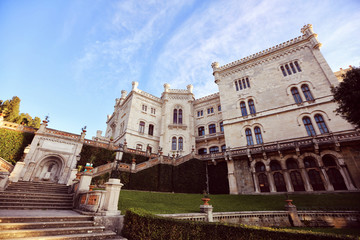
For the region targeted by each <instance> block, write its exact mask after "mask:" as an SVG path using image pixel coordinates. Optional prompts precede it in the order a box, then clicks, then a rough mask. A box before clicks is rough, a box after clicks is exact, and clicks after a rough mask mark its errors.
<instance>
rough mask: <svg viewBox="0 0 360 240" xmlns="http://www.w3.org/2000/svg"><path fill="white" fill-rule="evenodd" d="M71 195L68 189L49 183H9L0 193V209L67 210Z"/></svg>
mask: <svg viewBox="0 0 360 240" xmlns="http://www.w3.org/2000/svg"><path fill="white" fill-rule="evenodd" d="M72 206H73V194H69V193H68V187H67V186H65V185H63V184H57V183H51V182H16V183H11V184H10V185H9V186H8V187H7V189H6V190H5V191H4V192H0V209H9V210H10V209H58V210H66V209H67V210H69V209H72Z"/></svg>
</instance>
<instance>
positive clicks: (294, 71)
mask: <svg viewBox="0 0 360 240" xmlns="http://www.w3.org/2000/svg"><path fill="white" fill-rule="evenodd" d="M290 67H291V70H292V71H293V73H296V70H295V68H294V64H292V63H290Z"/></svg>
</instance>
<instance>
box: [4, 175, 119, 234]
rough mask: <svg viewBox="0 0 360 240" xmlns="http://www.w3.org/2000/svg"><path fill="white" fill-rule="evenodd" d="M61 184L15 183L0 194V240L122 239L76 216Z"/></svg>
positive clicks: (70, 197) (67, 194)
mask: <svg viewBox="0 0 360 240" xmlns="http://www.w3.org/2000/svg"><path fill="white" fill-rule="evenodd" d="M68 190H69V188H68V187H67V186H65V185H62V184H57V183H51V182H16V183H11V184H10V185H9V186H8V188H7V189H6V190H5V191H3V192H0V239H26V240H31V239H37V240H38V239H44V240H46V239H49V240H50V239H52V240H57V239H59V240H60V239H74V240H76V239H124V238H121V237H120V236H117V235H116V233H115V232H113V231H106V230H105V227H104V226H99V225H97V224H96V223H95V222H94V220H93V217H92V216H84V215H80V214H78V213H75V212H73V211H70V210H72V208H73V194H69V193H68Z"/></svg>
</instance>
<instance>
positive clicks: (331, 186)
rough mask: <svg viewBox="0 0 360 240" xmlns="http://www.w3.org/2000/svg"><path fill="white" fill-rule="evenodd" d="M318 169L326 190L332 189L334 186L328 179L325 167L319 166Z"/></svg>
mask: <svg viewBox="0 0 360 240" xmlns="http://www.w3.org/2000/svg"><path fill="white" fill-rule="evenodd" d="M320 169H321V172H322V174H323V176H324V179H325V182H324V184H325V189H326V191H334V186H333V185H332V184H331V183H330V179H329V177H328V175H327V173H326V169H325V168H324V167H321V168H320Z"/></svg>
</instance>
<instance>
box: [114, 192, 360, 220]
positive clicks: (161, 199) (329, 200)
mask: <svg viewBox="0 0 360 240" xmlns="http://www.w3.org/2000/svg"><path fill="white" fill-rule="evenodd" d="M202 197H203V195H201V194H184V193H159V192H142V191H132V190H121V193H120V200H119V210H121V211H122V212H123V213H125V210H126V209H128V208H142V209H145V210H147V211H149V212H152V213H155V214H156V213H191V212H199V206H200V205H201V204H202V201H201V198H202ZM210 198H211V201H210V202H209V203H210V204H211V205H212V206H213V207H214V212H232V211H266V210H284V205H285V199H286V196H285V195H210ZM289 198H290V199H293V200H294V202H293V203H294V204H295V205H296V206H297V207H298V209H299V210H301V209H306V210H309V209H313V210H345V209H346V210H347V209H348V210H360V193H339V194H336V193H334V194H312V195H309V194H293V195H289Z"/></svg>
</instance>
